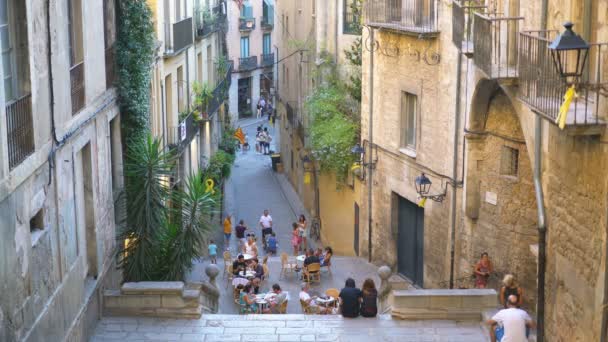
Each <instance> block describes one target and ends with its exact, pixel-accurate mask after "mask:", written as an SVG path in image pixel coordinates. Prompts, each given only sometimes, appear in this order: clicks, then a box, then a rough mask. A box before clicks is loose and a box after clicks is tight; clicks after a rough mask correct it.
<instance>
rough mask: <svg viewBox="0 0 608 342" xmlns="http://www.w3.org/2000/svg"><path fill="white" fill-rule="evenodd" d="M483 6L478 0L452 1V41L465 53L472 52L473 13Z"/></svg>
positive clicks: (483, 7) (481, 9)
mask: <svg viewBox="0 0 608 342" xmlns="http://www.w3.org/2000/svg"><path fill="white" fill-rule="evenodd" d="M485 8H486V6H483V5H481V4H480V3H479V1H478V0H454V1H453V2H452V42H453V43H454V45H455V46H456V47H457V48H458V50H460V51H461V52H463V53H465V54H467V53H472V52H473V14H475V13H476V12H480V11H483V10H484V9H485Z"/></svg>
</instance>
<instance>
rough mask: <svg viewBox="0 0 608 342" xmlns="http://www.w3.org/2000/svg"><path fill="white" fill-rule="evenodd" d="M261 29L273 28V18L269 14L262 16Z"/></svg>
mask: <svg viewBox="0 0 608 342" xmlns="http://www.w3.org/2000/svg"><path fill="white" fill-rule="evenodd" d="M261 22H262V30H272V29H273V28H274V19H273V18H272V17H270V16H262V20H261Z"/></svg>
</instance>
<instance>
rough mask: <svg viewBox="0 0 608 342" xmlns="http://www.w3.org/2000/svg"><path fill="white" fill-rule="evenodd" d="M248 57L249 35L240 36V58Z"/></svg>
mask: <svg viewBox="0 0 608 342" xmlns="http://www.w3.org/2000/svg"><path fill="white" fill-rule="evenodd" d="M247 57H249V37H241V58H247Z"/></svg>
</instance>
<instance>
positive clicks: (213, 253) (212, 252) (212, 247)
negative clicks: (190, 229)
mask: <svg viewBox="0 0 608 342" xmlns="http://www.w3.org/2000/svg"><path fill="white" fill-rule="evenodd" d="M207 249H208V250H209V259H211V263H212V264H217V245H216V244H215V241H213V240H210V241H209V246H207Z"/></svg>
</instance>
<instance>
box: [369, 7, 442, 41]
mask: <svg viewBox="0 0 608 342" xmlns="http://www.w3.org/2000/svg"><path fill="white" fill-rule="evenodd" d="M366 12H367V16H366V18H367V25H369V26H372V27H379V28H387V29H392V30H397V31H402V32H405V33H410V34H415V35H417V36H418V35H421V34H422V35H430V36H434V35H436V34H437V33H439V27H438V22H439V1H438V0H375V1H368V2H367V5H366Z"/></svg>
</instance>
